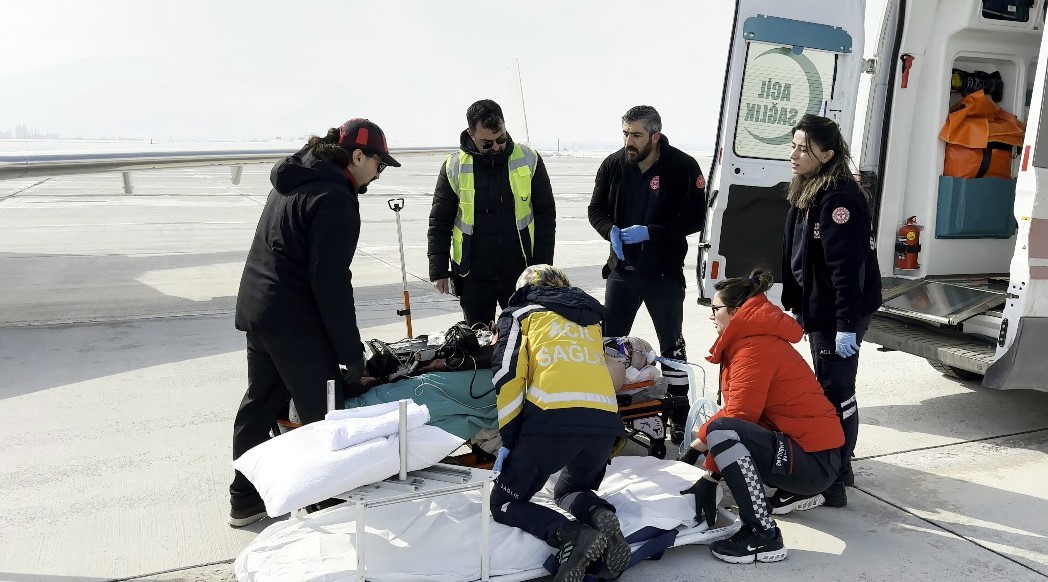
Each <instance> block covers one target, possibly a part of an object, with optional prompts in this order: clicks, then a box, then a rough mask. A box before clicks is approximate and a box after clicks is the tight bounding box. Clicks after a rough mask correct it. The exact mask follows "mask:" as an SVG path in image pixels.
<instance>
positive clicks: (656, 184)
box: [651, 176, 659, 190]
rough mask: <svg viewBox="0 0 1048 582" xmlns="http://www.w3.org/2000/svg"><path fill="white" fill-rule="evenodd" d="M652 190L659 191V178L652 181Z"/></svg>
mask: <svg viewBox="0 0 1048 582" xmlns="http://www.w3.org/2000/svg"><path fill="white" fill-rule="evenodd" d="M651 189H652V190H658V189H659V177H658V176H655V177H654V178H652V179H651Z"/></svg>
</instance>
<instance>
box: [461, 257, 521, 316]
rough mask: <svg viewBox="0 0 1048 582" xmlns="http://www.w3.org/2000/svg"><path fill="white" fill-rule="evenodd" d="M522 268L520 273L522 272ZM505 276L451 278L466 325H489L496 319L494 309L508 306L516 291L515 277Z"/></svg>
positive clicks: (518, 274) (517, 275)
mask: <svg viewBox="0 0 1048 582" xmlns="http://www.w3.org/2000/svg"><path fill="white" fill-rule="evenodd" d="M523 271H524V269H523V267H522V268H521V272H523ZM519 276H520V273H517V274H516V275H513V276H512V277H511V276H510V275H509V274H507V275H506V276H504V277H501V278H498V279H472V278H469V277H459V276H458V275H455V276H453V278H452V282H453V284H454V285H455V294H456V295H458V298H459V306H460V307H461V308H462V316H463V317H464V318H465V319H466V325H469V326H473V325H474V324H477V323H482V324H484V325H488V324H490V323H491V322H492V321H494V320H495V319H496V318H497V317H498V313H496V311H495V307H496V306H498V307H501V308H503V309H505V307H506V305H508V304H509V298H510V296H511V295H513V292H514V291H516V286H517V277H519Z"/></svg>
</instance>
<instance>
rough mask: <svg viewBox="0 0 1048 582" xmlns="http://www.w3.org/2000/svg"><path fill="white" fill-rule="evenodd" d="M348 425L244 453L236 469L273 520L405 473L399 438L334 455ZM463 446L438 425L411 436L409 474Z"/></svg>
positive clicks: (323, 426) (327, 425)
mask: <svg viewBox="0 0 1048 582" xmlns="http://www.w3.org/2000/svg"><path fill="white" fill-rule="evenodd" d="M427 415H428V413H427ZM346 422H352V420H342V421H331V420H321V421H319V422H314V423H311V424H307V425H305V426H303V427H301V428H297V429H295V430H293V431H291V432H288V433H284V434H282V435H280V436H278V437H276V438H272V439H269V440H268V441H266V442H264V443H262V444H260V445H258V446H256V447H254V448H252V449H251V450H249V451H248V452H246V453H244V454H243V455H241V457H240V458H239V459H237V460H236V461H234V462H233V467H234V468H235V469H236V470H238V471H240V472H241V473H243V474H244V476H245V477H247V478H248V480H249V481H251V483H252V484H253V485H254V486H255V489H257V490H258V493H259V495H261V496H262V500H263V501H264V502H265V504H266V512H267V513H268V514H269V515H270V516H273V517H276V516H278V515H283V514H286V513H290V512H291V511H294V510H296V509H300V508H303V507H305V506H307V505H310V504H312V503H317V502H320V501H324V500H325V499H328V498H330V497H332V496H333V495H338V494H339V493H343V492H345V491H349V490H350V489H355V488H357V487H360V486H362V485H367V484H369V483H376V482H378V481H381V480H383V479H385V478H387V477H391V476H393V475H395V474H397V473H398V472H399V471H400V439H399V438H398V436H397V435H396V434H393V435H391V436H387V437H379V438H375V439H372V440H369V441H366V442H363V443H360V444H357V445H355V446H352V447H348V448H345V449H341V450H336V451H332V450H331V442H332V439H334V437H335V433H336V432H337V431H339V430H341V429H342V427H343V425H344V424H345V423H346ZM463 442H464V441H463V440H462V439H461V438H459V437H457V436H455V435H453V434H450V433H448V432H447V431H444V430H442V429H439V428H437V427H435V426H428V425H427V426H420V427H419V428H416V429H413V430H410V431H408V470H409V471H415V470H418V469H424V468H426V467H429V466H431V465H433V464H434V463H437V462H439V461H440V460H441V459H443V458H444V457H446V456H447V455H448V454H450V453H451V452H452V451H454V450H455V449H457V448H458V447H459V446H461V445H462V443H463Z"/></svg>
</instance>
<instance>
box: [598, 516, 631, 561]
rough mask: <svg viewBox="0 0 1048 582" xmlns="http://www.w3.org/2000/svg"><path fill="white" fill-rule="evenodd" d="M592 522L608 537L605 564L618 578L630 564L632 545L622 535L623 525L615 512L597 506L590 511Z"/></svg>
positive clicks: (604, 555) (604, 556)
mask: <svg viewBox="0 0 1048 582" xmlns="http://www.w3.org/2000/svg"><path fill="white" fill-rule="evenodd" d="M590 524H591V525H592V526H593V527H595V528H596V529H597V531H599V532H600V533H602V534H604V537H606V538H607V539H608V545H607V546H606V547H605V548H604V554H603V558H604V565H605V566H606V567H607V568H608V571H610V572H611V574H612V577H614V578H618V577H619V576H621V575H622V572H623V570H625V569H626V566H629V565H630V555H631V550H630V545H629V544H627V543H626V537H625V536H623V535H622V527H621V526H620V525H619V518H618V517H617V516H616V515H615V512H614V511H612V510H610V509H608V508H606V507H596V508H594V509H593V511H591V512H590Z"/></svg>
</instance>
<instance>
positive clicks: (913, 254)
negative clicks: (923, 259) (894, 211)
mask: <svg viewBox="0 0 1048 582" xmlns="http://www.w3.org/2000/svg"><path fill="white" fill-rule="evenodd" d="M896 235H897V236H896V239H895V268H896V269H900V270H905V271H912V270H914V269H919V268H920V267H921V266H920V265H919V264H917V254H918V253H920V252H921V226H920V225H919V224H917V217H916V216H911V217H909V218H907V219H906V224H905V225H903V226H902V227H900V228H899V232H898V233H896Z"/></svg>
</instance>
